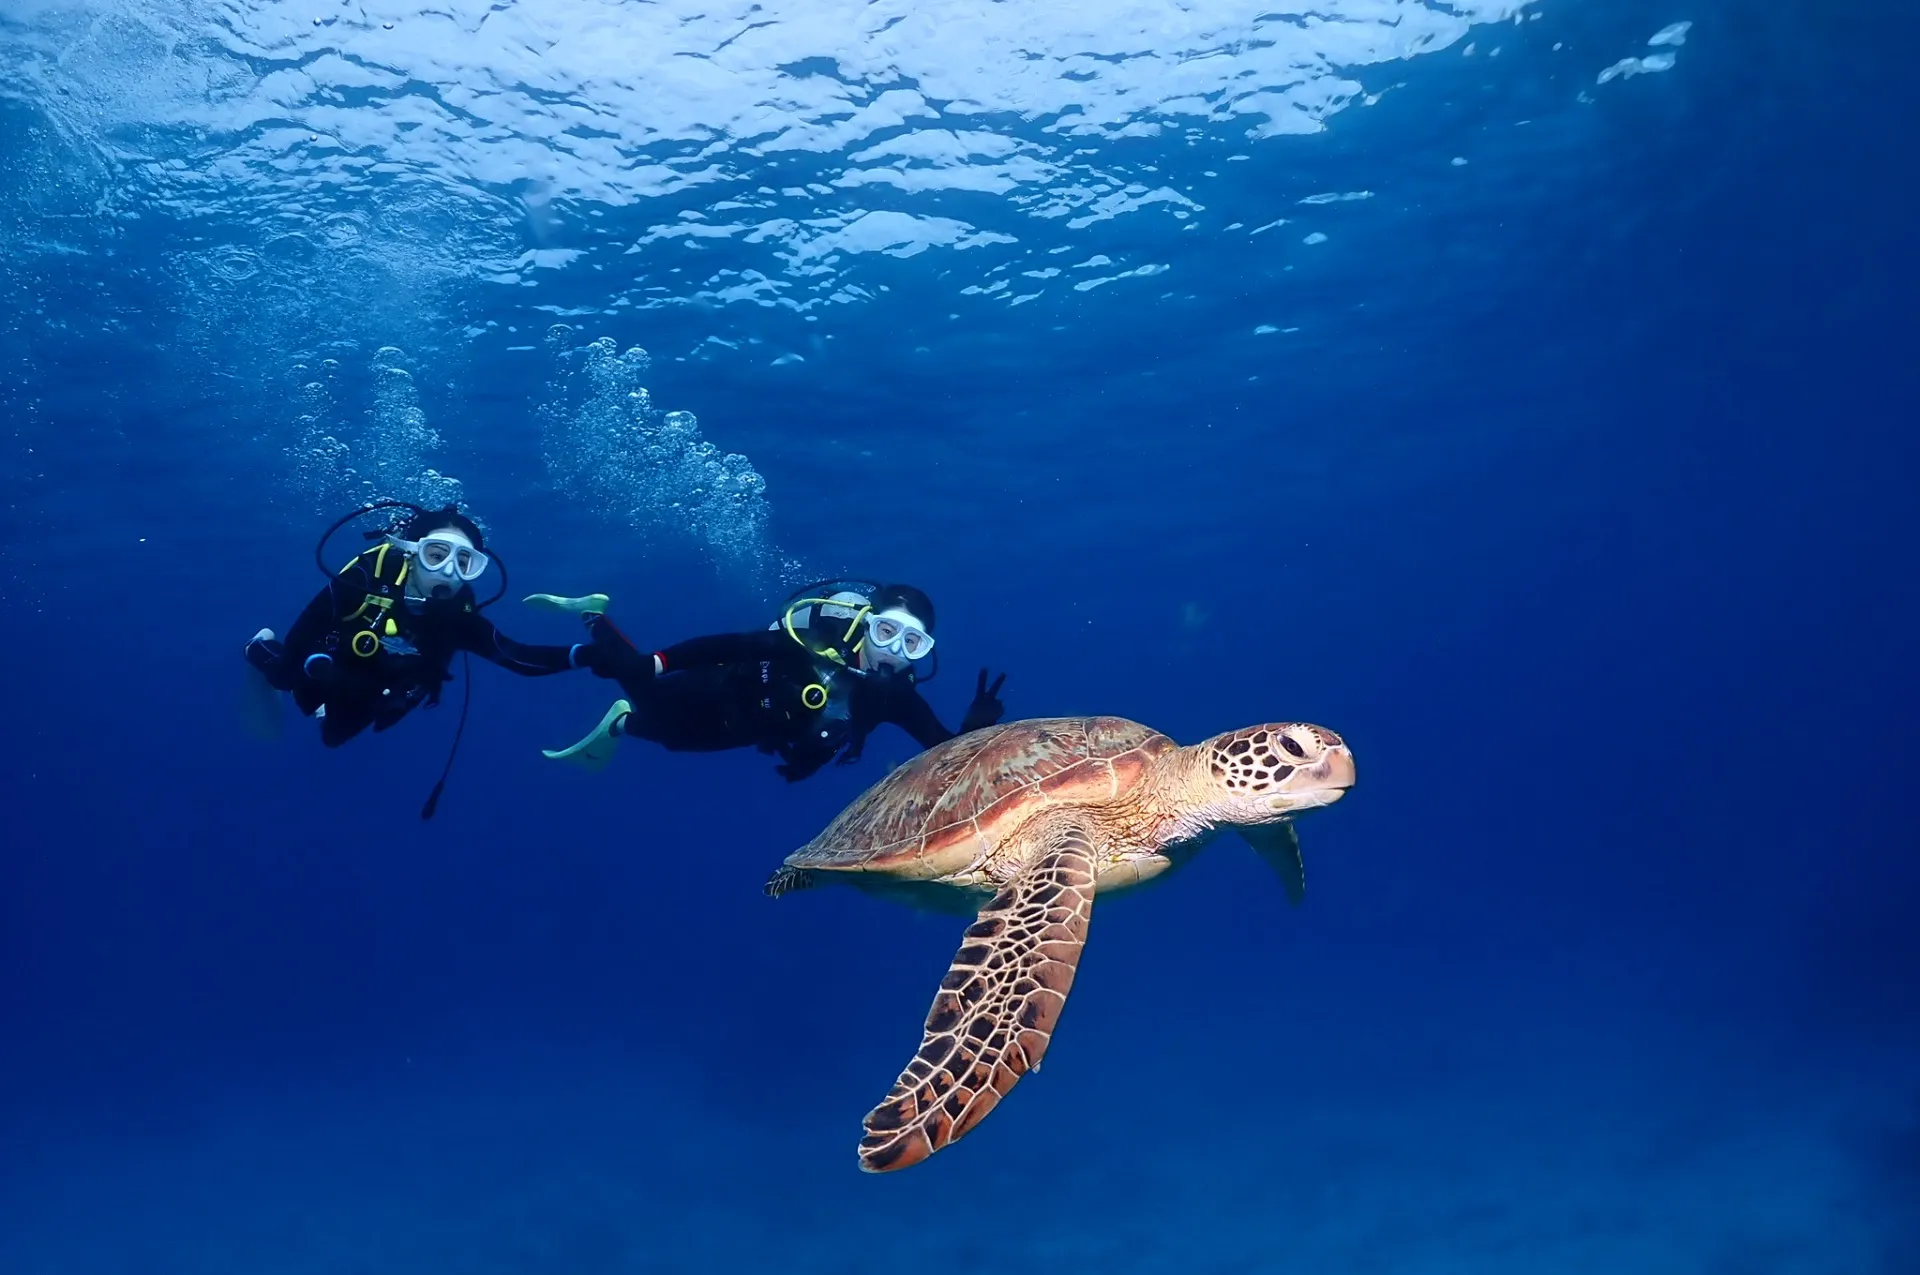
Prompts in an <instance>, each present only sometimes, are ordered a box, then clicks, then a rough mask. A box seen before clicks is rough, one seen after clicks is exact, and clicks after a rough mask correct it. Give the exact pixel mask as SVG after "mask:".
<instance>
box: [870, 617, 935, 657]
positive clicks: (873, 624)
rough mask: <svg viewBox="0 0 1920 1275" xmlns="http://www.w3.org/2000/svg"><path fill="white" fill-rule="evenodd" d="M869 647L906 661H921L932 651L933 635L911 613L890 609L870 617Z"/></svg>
mask: <svg viewBox="0 0 1920 1275" xmlns="http://www.w3.org/2000/svg"><path fill="white" fill-rule="evenodd" d="M867 645H868V646H870V647H872V648H874V649H875V650H878V651H885V652H886V653H887V654H889V655H894V656H898V657H899V658H901V659H903V660H918V659H924V658H925V657H926V655H927V653H928V652H929V651H931V650H933V635H932V634H931V633H929V632H927V631H926V630H925V629H924V628H922V627H920V621H918V620H916V619H915V618H914V617H913V616H912V615H911V614H909V613H908V612H906V611H902V610H899V609H898V608H891V609H889V610H886V611H875V612H872V613H870V614H869V615H868V616H867Z"/></svg>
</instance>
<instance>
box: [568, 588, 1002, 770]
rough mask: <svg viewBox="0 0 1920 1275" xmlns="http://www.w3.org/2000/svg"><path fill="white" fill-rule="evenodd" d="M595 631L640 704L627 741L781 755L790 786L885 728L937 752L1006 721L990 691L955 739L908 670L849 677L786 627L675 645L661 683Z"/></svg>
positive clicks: (612, 633) (664, 655) (637, 655)
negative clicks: (888, 726) (748, 749)
mask: <svg viewBox="0 0 1920 1275" xmlns="http://www.w3.org/2000/svg"><path fill="white" fill-rule="evenodd" d="M589 627H590V628H591V629H592V632H593V636H594V644H595V646H596V647H598V648H599V650H600V651H601V652H602V653H603V654H602V658H601V661H600V662H601V665H602V667H603V668H605V669H606V670H607V672H608V673H610V674H611V675H612V676H614V677H615V678H617V679H618V680H619V683H620V688H621V690H623V691H625V692H626V694H627V698H628V699H629V700H631V701H632V703H633V712H632V713H630V714H629V715H628V716H627V718H626V719H625V720H624V721H623V722H622V723H621V724H620V726H619V730H620V733H621V734H624V735H634V736H637V737H639V738H641V739H650V740H653V741H654V742H655V743H658V744H661V745H663V746H665V747H667V748H669V749H673V750H675V751H677V752H712V751H717V750H720V749H726V748H744V747H747V746H749V745H751V746H752V747H755V748H758V749H759V750H760V751H761V752H763V753H775V754H778V755H779V757H780V759H781V764H780V765H779V767H778V768H777V769H778V770H779V772H780V773H781V774H782V775H784V776H786V778H787V779H788V780H789V781H792V780H799V779H805V778H806V777H807V776H808V775H811V774H813V773H814V772H815V771H817V770H819V769H820V768H821V767H822V766H824V765H826V764H827V763H828V762H829V761H832V760H833V759H834V756H835V754H839V760H840V762H841V764H843V765H844V764H846V763H848V762H852V761H855V760H857V759H858V758H859V756H860V752H861V749H862V747H863V746H864V745H865V744H866V740H867V736H868V735H870V734H872V733H873V730H874V728H875V727H876V726H878V725H880V724H881V723H882V722H892V723H893V724H894V725H896V726H898V727H900V729H902V730H904V731H906V732H907V734H909V735H911V736H912V737H913V739H914V742H915V743H917V744H919V745H920V746H921V747H922V748H931V747H932V746H933V745H935V744H939V743H943V742H945V741H946V740H949V739H952V738H953V737H954V736H955V735H956V734H965V733H966V732H968V731H970V730H978V729H979V728H980V727H982V726H991V725H993V724H994V723H995V722H997V721H999V720H1000V712H1001V708H1000V701H999V700H998V699H996V698H994V697H993V696H992V695H991V694H989V693H986V692H984V691H983V693H982V694H981V695H980V696H978V697H976V698H975V700H974V703H973V705H972V707H970V708H969V709H968V710H967V717H966V720H965V721H963V722H962V723H961V724H960V729H959V730H958V731H950V730H948V729H947V728H946V727H945V726H944V725H942V724H941V721H940V719H939V717H938V716H936V715H935V713H934V711H933V709H932V707H931V706H930V705H928V703H927V702H926V701H925V700H924V699H921V698H920V692H919V690H918V689H916V686H915V680H914V677H913V675H912V674H911V673H910V672H897V673H896V672H892V671H890V670H874V671H870V672H864V673H863V672H860V671H857V670H854V669H849V668H847V667H845V666H843V665H840V664H836V663H834V662H833V661H831V660H828V659H826V658H824V657H822V656H818V655H815V654H814V653H813V652H811V651H809V650H808V649H807V648H806V647H804V646H802V645H800V644H799V643H798V642H795V641H794V640H793V639H792V638H791V637H789V636H787V634H786V633H784V632H782V631H781V630H779V629H766V630H762V631H760V632H757V633H720V634H715V635H713V636H711V637H697V638H690V639H688V640H687V641H685V642H677V643H675V644H674V645H672V646H670V647H668V648H666V650H664V651H660V652H658V656H659V659H660V663H661V665H662V666H663V669H662V672H661V673H660V674H659V675H658V676H655V675H654V673H653V667H654V665H653V660H654V656H653V655H650V654H646V653H644V652H641V651H639V650H638V649H637V648H635V647H634V646H633V645H632V644H631V643H630V642H628V641H627V639H626V637H625V636H624V635H622V634H621V633H620V631H619V630H618V629H616V628H615V627H614V626H613V625H612V624H611V623H609V622H608V621H606V620H605V619H604V618H603V619H599V620H595V621H594V622H593V623H592V624H591V625H590V626H589ZM983 677H984V674H983ZM983 685H984V683H983ZM994 689H995V690H996V691H997V690H998V689H999V686H998V683H996V684H995V688H994ZM822 695H824V697H825V698H824V700H821V696H822ZM815 702H817V703H818V706H817V707H815V706H813V705H814V703H815ZM843 749H844V750H845V751H844V752H843V751H842V750H843Z"/></svg>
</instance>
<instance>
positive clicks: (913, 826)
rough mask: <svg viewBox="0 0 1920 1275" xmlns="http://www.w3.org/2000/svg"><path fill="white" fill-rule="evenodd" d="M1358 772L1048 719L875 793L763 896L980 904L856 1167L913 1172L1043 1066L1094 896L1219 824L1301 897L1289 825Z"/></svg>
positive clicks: (1303, 728) (1250, 745)
mask: <svg viewBox="0 0 1920 1275" xmlns="http://www.w3.org/2000/svg"><path fill="white" fill-rule="evenodd" d="M1352 783H1353V754H1352V752H1351V751H1349V749H1348V748H1347V745H1346V744H1345V743H1344V742H1343V741H1342V740H1341V738H1340V737H1339V736H1338V735H1336V734H1334V733H1333V732H1332V731H1330V730H1326V729H1324V728H1322V727H1319V726H1310V725H1306V724H1304V723H1300V722H1282V723H1269V724H1267V725H1263V726H1248V727H1245V728H1243V729H1241V730H1236V731H1230V732H1228V733H1227V734H1224V735H1215V736H1214V737H1213V738H1211V739H1208V740H1204V741H1202V742H1201V743H1198V744H1193V745H1191V746H1188V747H1185V748H1183V747H1181V746H1180V745H1178V744H1176V743H1174V742H1173V741H1172V740H1171V739H1169V738H1167V737H1166V736H1165V735H1162V734H1161V733H1160V732H1158V731H1156V730H1153V729H1151V728H1149V727H1146V726H1142V725H1141V724H1140V723H1138V722H1131V721H1127V720H1126V719H1125V718H1120V717H1059V718H1045V719H1035V720H1029V721H1019V722H1007V723H1004V724H1002V725H999V726H991V727H988V728H986V729H985V730H977V731H972V732H970V733H968V734H965V735H960V736H957V737H956V738H954V739H950V740H948V741H947V742H946V743H944V744H939V745H936V746H935V747H933V748H930V749H928V750H927V751H925V752H923V753H921V754H920V755H919V756H918V757H916V758H914V759H913V760H912V761H910V762H908V763H906V764H905V765H903V766H901V767H899V768H898V769H896V770H895V771H893V773H892V774H890V775H888V776H887V777H886V778H885V779H882V780H881V781H880V782H878V783H876V784H875V785H873V787H871V788H869V789H867V791H866V792H865V793H863V794H862V795H861V796H860V797H859V798H858V799H856V800H855V801H854V802H853V804H852V805H850V806H848V807H847V808H846V809H845V810H843V811H842V812H841V813H840V815H839V817H838V818H836V819H835V820H834V821H833V822H832V823H831V824H829V825H828V826H827V829H826V831H824V832H822V833H821V834H820V835H819V836H817V837H815V838H814V839H813V840H812V841H810V842H808V843H807V844H806V845H805V846H802V847H801V848H800V849H798V850H796V851H794V852H793V853H792V854H790V855H788V856H787V859H786V863H785V865H784V866H783V867H781V868H780V870H779V871H777V872H775V873H774V874H773V877H772V878H771V879H770V880H769V881H768V882H767V884H766V892H767V893H768V894H770V895H774V896H776V897H777V896H779V895H782V894H786V893H788V892H789V891H792V890H796V889H802V888H805V887H808V886H812V885H815V884H819V883H821V882H825V881H829V880H836V881H845V882H848V883H850V884H853V885H856V886H860V887H862V888H865V889H868V890H871V891H874V892H876V893H881V894H888V895H895V896H901V895H904V896H906V897H909V898H911V899H914V900H916V901H919V902H922V903H931V904H934V905H935V906H939V905H940V904H942V903H945V904H946V905H947V906H948V908H949V910H951V908H952V906H953V905H955V904H961V905H964V910H965V911H968V912H972V911H974V910H976V909H977V910H978V913H979V915H978V916H977V918H976V919H975V920H974V922H973V924H972V925H970V926H968V927H967V931H966V936H965V938H963V939H962V940H961V944H960V950H959V951H958V952H957V953H955V954H954V958H953V964H952V966H951V968H949V969H948V971H947V976H946V978H945V979H943V980H942V981H941V983H940V991H939V993H938V994H937V995H936V996H935V997H934V998H933V1009H932V1010H931V1012H929V1013H928V1015H927V1024H926V1035H925V1037H924V1038H923V1039H922V1041H921V1043H920V1052H919V1054H918V1055H917V1056H915V1058H914V1059H913V1061H912V1062H910V1063H908V1064H907V1067H906V1070H905V1071H903V1072H901V1074H900V1079H899V1080H898V1081H896V1082H895V1083H894V1086H893V1090H892V1092H891V1093H889V1094H888V1095H887V1097H886V1099H885V1100H884V1101H883V1102H881V1103H880V1105H879V1106H877V1107H875V1108H874V1109H873V1110H872V1111H870V1112H868V1113H867V1117H866V1120H865V1122H864V1127H865V1130H866V1136H865V1137H863V1138H862V1139H861V1140H860V1167H861V1168H862V1169H865V1170H867V1171H868V1172H871V1173H882V1172H886V1171H887V1170H890V1169H904V1168H906V1167H907V1166H909V1165H912V1164H918V1163H919V1162H920V1161H922V1160H924V1159H926V1158H927V1157H928V1156H930V1155H932V1154H933V1153H934V1152H935V1151H938V1150H940V1149H941V1148H942V1147H944V1146H946V1145H947V1144H948V1143H951V1142H953V1141H955V1140H956V1139H958V1138H959V1137H961V1136H962V1135H963V1134H965V1133H966V1132H967V1131H968V1130H970V1129H972V1128H973V1127H974V1126H975V1125H977V1124H979V1123H980V1121H981V1120H982V1119H984V1118H985V1117H986V1114H987V1113H988V1112H989V1111H991V1110H993V1108H994V1105H995V1104H996V1103H998V1102H999V1101H1000V1099H1001V1098H1002V1097H1004V1096H1005V1095H1006V1094H1007V1092H1008V1091H1009V1090H1010V1089H1012V1088H1013V1085H1014V1082H1015V1081H1017V1080H1018V1079H1019V1078H1020V1077H1021V1076H1022V1075H1024V1074H1025V1073H1027V1072H1028V1071H1031V1070H1033V1069H1035V1068H1037V1067H1038V1066H1039V1065H1040V1059H1041V1056H1042V1055H1043V1054H1045V1053H1046V1051H1047V1043H1048V1041H1049V1040H1051V1039H1052V1034H1053V1028H1054V1024H1055V1022H1056V1021H1057V1020H1058V1019H1059V1017H1060V1010H1061V1009H1062V1007H1063V1006H1065V1004H1066V1001H1067V992H1068V990H1069V989H1070V988H1071V987H1072V986H1073V974H1074V970H1075V968H1076V967H1077V966H1078V964H1079V961H1080V952H1081V948H1082V946H1083V945H1084V944H1085V942H1086V938H1087V922H1088V920H1089V919H1090V918H1091V916H1092V914H1093V899H1094V895H1095V894H1096V893H1098V892H1101V891H1108V890H1116V889H1122V888H1125V887H1128V886H1135V885H1139V884H1141V883H1142V882H1145V881H1149V880H1152V879H1153V878H1155V877H1158V876H1160V875H1162V874H1163V873H1165V872H1166V871H1167V870H1168V869H1169V868H1172V867H1174V866H1176V865H1178V864H1179V863H1181V862H1183V861H1184V860H1185V859H1186V858H1187V857H1188V856H1190V855H1191V854H1192V853H1193V851H1195V850H1197V849H1198V848H1199V847H1200V846H1201V845H1202V844H1204V843H1205V842H1206V841H1207V839H1208V838H1209V837H1210V836H1211V835H1212V834H1213V833H1214V832H1216V831H1218V830H1220V829H1222V828H1229V827H1230V828H1235V829H1237V830H1238V831H1239V832H1240V834H1241V835H1242V836H1244V837H1245V838H1246V839H1247V840H1248V841H1249V842H1251V843H1252V845H1253V847H1254V849H1255V850H1257V851H1258V852H1259V853H1260V855H1261V856H1262V857H1263V858H1264V859H1266V861H1267V862H1268V863H1269V864H1271V865H1272V866H1273V867H1274V869H1275V870H1276V871H1277V872H1278V873H1279V874H1280V879H1281V882H1282V884H1284V885H1285V887H1286V891H1287V895H1288V897H1289V898H1291V899H1292V900H1293V901H1294V902H1295V903H1298V902H1299V901H1300V898H1301V895H1302V892H1303V891H1304V890H1305V888H1306V875H1305V871H1304V869H1303V867H1302V865H1301V860H1300V843H1299V841H1298V840H1297V838H1296V837H1295V835H1294V832H1293V827H1292V824H1291V822H1290V821H1291V819H1292V817H1293V816H1294V815H1295V814H1297V813H1299V812H1300V811H1303V810H1311V809H1314V808H1315V807H1318V806H1325V805H1329V804H1331V803H1332V802H1335V801H1338V800H1339V799H1340V797H1341V796H1342V795H1343V794H1344V793H1345V792H1346V790H1347V788H1348V787H1349V786H1350V785H1352ZM983 899H985V903H984V906H982V902H981V901H982V900H983Z"/></svg>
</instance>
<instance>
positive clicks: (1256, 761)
mask: <svg viewBox="0 0 1920 1275" xmlns="http://www.w3.org/2000/svg"><path fill="white" fill-rule="evenodd" d="M1194 752H1195V754H1196V755H1197V758H1196V760H1197V765H1196V766H1195V769H1194V772H1193V774H1194V778H1195V787H1196V788H1197V789H1198V791H1197V792H1196V793H1195V794H1194V795H1195V796H1196V797H1199V798H1200V799H1201V800H1202V801H1203V802H1205V803H1206V804H1207V805H1208V806H1209V807H1211V809H1210V811H1209V815H1210V821H1212V822H1217V823H1231V824H1262V823H1277V822H1279V821H1280V820H1282V819H1286V818H1288V817H1290V816H1292V815H1295V814H1298V813H1299V812H1301V811H1303V810H1313V809H1315V808H1317V807H1320V806H1330V805H1332V804H1333V803H1334V802H1336V801H1338V800H1340V798H1342V797H1344V796H1345V795H1346V792H1347V789H1349V788H1351V787H1353V751H1352V750H1351V749H1349V748H1348V747H1347V745H1346V741H1345V740H1342V739H1341V738H1340V737H1339V736H1338V735H1336V734H1334V733H1333V732H1332V731H1330V730H1328V729H1327V728H1326V727H1324V726H1313V725H1309V724H1308V723H1306V722H1267V723H1265V724H1264V725H1260V726H1247V727H1244V728H1242V729H1240V730H1236V731H1228V732H1227V733H1226V734H1224V735H1215V736H1214V737H1213V738H1212V739H1209V740H1206V741H1204V742H1202V743H1199V744H1195V745H1194Z"/></svg>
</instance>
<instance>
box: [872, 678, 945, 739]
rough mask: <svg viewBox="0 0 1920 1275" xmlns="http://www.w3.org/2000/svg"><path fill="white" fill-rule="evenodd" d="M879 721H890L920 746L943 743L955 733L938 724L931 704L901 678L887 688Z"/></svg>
mask: <svg viewBox="0 0 1920 1275" xmlns="http://www.w3.org/2000/svg"><path fill="white" fill-rule="evenodd" d="M882 720H883V721H889V722H892V723H893V724H894V725H895V726H898V727H899V728H900V729H901V730H903V731H905V732H907V734H909V735H911V736H913V742H914V743H916V744H918V745H920V747H922V748H932V747H933V746H934V745H935V744H944V743H946V742H947V741H948V740H950V739H952V738H953V737H954V733H955V732H953V731H950V730H948V729H947V728H946V727H945V726H943V725H941V724H940V718H939V716H938V715H936V714H935V713H934V711H933V706H932V705H931V704H929V703H927V701H925V700H924V699H921V698H920V692H919V691H917V690H915V689H914V688H913V686H912V684H911V683H908V682H904V681H903V682H901V683H900V684H898V685H896V686H894V687H891V688H889V690H888V694H887V698H886V710H885V716H884V717H883V718H882Z"/></svg>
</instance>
